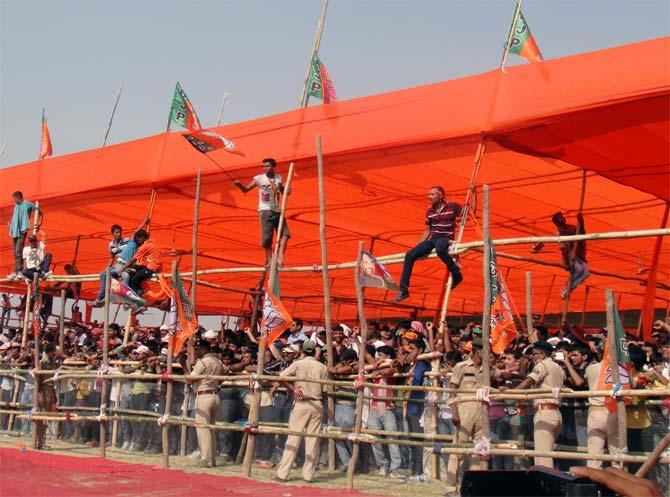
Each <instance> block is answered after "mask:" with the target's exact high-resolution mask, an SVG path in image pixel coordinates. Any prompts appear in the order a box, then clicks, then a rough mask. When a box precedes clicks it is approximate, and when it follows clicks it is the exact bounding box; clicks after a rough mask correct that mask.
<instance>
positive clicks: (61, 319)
mask: <svg viewBox="0 0 670 497" xmlns="http://www.w3.org/2000/svg"><path fill="white" fill-rule="evenodd" d="M66 302H67V296H66V294H65V288H62V289H61V291H60V312H59V313H58V348H59V349H60V351H61V352H63V347H64V346H65V303H66Z"/></svg>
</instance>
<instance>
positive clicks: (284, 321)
mask: <svg viewBox="0 0 670 497" xmlns="http://www.w3.org/2000/svg"><path fill="white" fill-rule="evenodd" d="M291 324H293V318H291V316H290V315H289V313H288V311H287V310H286V309H285V308H284V305H283V304H282V303H281V300H279V299H278V298H277V296H276V295H275V294H274V293H272V291H271V290H266V291H265V301H264V302H263V326H262V327H261V339H262V340H265V343H272V342H274V341H275V340H277V339H278V338H279V337H280V336H281V334H282V333H284V331H286V329H287V328H288V327H289V326H291Z"/></svg>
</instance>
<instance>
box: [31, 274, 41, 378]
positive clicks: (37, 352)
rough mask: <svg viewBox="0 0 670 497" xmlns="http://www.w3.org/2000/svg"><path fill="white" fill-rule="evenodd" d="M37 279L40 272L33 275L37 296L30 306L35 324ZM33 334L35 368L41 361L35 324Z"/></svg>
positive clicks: (34, 291)
mask: <svg viewBox="0 0 670 497" xmlns="http://www.w3.org/2000/svg"><path fill="white" fill-rule="evenodd" d="M37 279H38V274H37V273H35V274H34V275H33V282H32V285H33V288H34V289H35V290H33V293H34V294H35V297H37V298H34V300H35V303H34V304H33V305H31V306H30V309H31V312H32V315H31V318H32V321H33V324H34V322H35V320H36V319H37V316H35V311H36V307H37V301H38V298H39V297H38V295H37V291H36V290H37V285H38V283H37ZM40 331H41V330H40ZM33 336H34V337H35V356H34V358H33V359H34V361H35V362H34V366H35V368H37V367H38V365H39V362H40V336H39V333H38V332H36V331H35V327H34V326H33ZM35 383H37V382H35ZM35 391H37V388H35Z"/></svg>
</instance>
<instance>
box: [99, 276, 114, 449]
mask: <svg viewBox="0 0 670 497" xmlns="http://www.w3.org/2000/svg"><path fill="white" fill-rule="evenodd" d="M105 271H106V272H105V306H104V310H103V319H104V322H103V327H102V336H103V343H102V367H103V371H107V369H108V368H109V297H110V295H109V289H110V285H111V279H112V275H111V274H110V268H109V265H108V266H107V269H106V270H105ZM108 387H109V382H107V381H106V380H105V379H103V380H102V389H101V390H102V391H101V395H100V416H106V415H107V392H108ZM106 447H107V423H100V457H106V453H105V451H106Z"/></svg>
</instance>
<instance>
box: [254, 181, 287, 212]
mask: <svg viewBox="0 0 670 497" xmlns="http://www.w3.org/2000/svg"><path fill="white" fill-rule="evenodd" d="M254 181H255V182H256V185H258V210H259V211H275V212H279V211H280V204H279V194H280V193H281V187H282V184H283V183H282V179H281V176H280V175H279V174H275V175H274V176H273V177H272V178H268V177H267V175H265V174H259V175H258V176H254Z"/></svg>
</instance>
